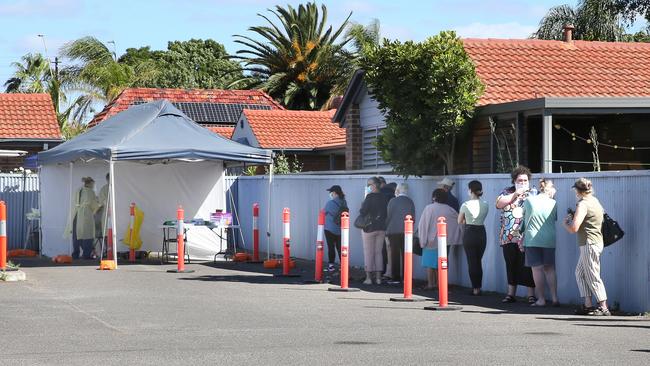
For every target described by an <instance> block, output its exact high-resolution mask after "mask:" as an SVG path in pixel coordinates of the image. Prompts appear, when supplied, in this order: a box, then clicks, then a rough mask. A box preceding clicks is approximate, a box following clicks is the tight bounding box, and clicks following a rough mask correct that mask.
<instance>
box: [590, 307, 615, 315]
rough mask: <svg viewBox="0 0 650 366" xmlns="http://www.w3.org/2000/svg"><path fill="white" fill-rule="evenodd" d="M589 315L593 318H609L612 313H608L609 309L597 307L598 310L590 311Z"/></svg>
mask: <svg viewBox="0 0 650 366" xmlns="http://www.w3.org/2000/svg"><path fill="white" fill-rule="evenodd" d="M589 315H593V316H611V315H612V313H610V312H609V309H607V308H603V307H598V308H596V309H594V310H592V311H590V312H589Z"/></svg>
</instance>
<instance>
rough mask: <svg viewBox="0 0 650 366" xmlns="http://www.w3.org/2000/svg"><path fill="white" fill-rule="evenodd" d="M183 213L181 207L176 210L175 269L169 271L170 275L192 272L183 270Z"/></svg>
mask: <svg viewBox="0 0 650 366" xmlns="http://www.w3.org/2000/svg"><path fill="white" fill-rule="evenodd" d="M184 219H185V211H184V210H183V207H181V205H178V209H177V210H176V220H177V222H176V257H177V260H176V263H177V269H175V270H174V269H170V270H168V271H167V272H172V273H192V272H194V270H191V269H185V223H184V221H183V220H184Z"/></svg>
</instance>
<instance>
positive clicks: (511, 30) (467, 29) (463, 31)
mask: <svg viewBox="0 0 650 366" xmlns="http://www.w3.org/2000/svg"><path fill="white" fill-rule="evenodd" d="M455 30H456V33H457V34H458V35H459V36H460V37H463V38H528V37H530V35H531V34H533V33H534V32H535V31H536V30H537V27H536V26H534V25H524V24H519V23H517V22H509V23H500V24H485V23H478V22H477V23H471V24H468V25H464V26H460V27H456V29H455Z"/></svg>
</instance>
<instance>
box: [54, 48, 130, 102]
mask: <svg viewBox="0 0 650 366" xmlns="http://www.w3.org/2000/svg"><path fill="white" fill-rule="evenodd" d="M60 54H61V55H62V56H64V57H66V58H68V59H70V60H71V61H72V62H75V64H73V65H72V66H68V67H66V68H65V72H66V73H67V74H68V75H69V77H70V79H71V80H73V82H71V86H70V87H71V88H72V89H74V90H76V91H78V92H81V93H83V94H84V95H86V96H87V97H88V99H92V100H94V101H97V102H104V103H108V102H110V101H111V100H113V99H114V98H115V97H117V96H118V95H119V94H120V92H122V90H124V89H125V88H127V87H128V86H130V84H131V83H132V81H133V79H134V72H133V69H132V68H131V67H129V66H128V65H126V64H123V63H119V62H117V60H116V55H115V54H114V53H113V52H112V51H110V50H109V49H108V47H107V46H106V45H105V44H104V43H102V42H101V41H99V40H98V39H97V38H94V37H83V38H79V39H77V40H74V41H72V42H69V43H66V44H65V45H63V47H61V50H60Z"/></svg>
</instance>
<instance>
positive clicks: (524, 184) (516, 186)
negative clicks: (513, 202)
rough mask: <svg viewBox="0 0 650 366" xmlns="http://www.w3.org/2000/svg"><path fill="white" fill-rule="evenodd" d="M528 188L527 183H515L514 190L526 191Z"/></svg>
mask: <svg viewBox="0 0 650 366" xmlns="http://www.w3.org/2000/svg"><path fill="white" fill-rule="evenodd" d="M528 187H529V185H528V182H526V183H515V188H516V189H522V188H523V189H524V190H528Z"/></svg>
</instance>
